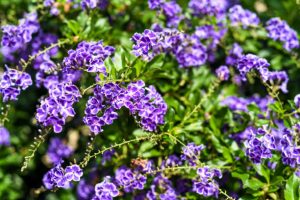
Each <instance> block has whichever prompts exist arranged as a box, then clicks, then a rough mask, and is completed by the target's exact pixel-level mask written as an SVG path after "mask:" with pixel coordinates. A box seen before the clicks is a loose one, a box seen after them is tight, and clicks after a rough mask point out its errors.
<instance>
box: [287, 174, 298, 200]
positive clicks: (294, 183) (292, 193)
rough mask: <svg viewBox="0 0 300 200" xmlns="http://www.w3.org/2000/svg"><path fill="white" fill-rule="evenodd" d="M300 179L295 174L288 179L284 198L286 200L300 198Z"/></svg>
mask: <svg viewBox="0 0 300 200" xmlns="http://www.w3.org/2000/svg"><path fill="white" fill-rule="evenodd" d="M299 186H300V180H299V178H298V177H297V176H296V175H295V174H293V175H292V176H291V177H290V178H289V179H288V181H287V183H286V185H285V190H284V198H285V199H286V200H299V199H300V191H299Z"/></svg>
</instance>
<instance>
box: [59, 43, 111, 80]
mask: <svg viewBox="0 0 300 200" xmlns="http://www.w3.org/2000/svg"><path fill="white" fill-rule="evenodd" d="M114 51H115V49H114V48H113V47H111V46H103V43H102V41H99V42H97V43H96V42H81V43H79V44H78V46H77V48H76V50H69V51H68V57H66V58H64V61H63V64H64V68H63V71H65V72H68V71H70V70H72V69H73V70H74V69H75V70H79V69H82V70H86V71H88V72H99V73H102V74H104V75H106V68H105V66H104V60H105V59H106V58H107V57H109V56H111V55H112V54H113V53H114Z"/></svg>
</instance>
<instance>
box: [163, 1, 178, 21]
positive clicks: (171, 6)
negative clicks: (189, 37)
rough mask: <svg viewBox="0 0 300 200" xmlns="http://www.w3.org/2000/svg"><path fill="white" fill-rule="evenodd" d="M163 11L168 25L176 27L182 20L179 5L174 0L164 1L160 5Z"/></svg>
mask: <svg viewBox="0 0 300 200" xmlns="http://www.w3.org/2000/svg"><path fill="white" fill-rule="evenodd" d="M161 8H162V10H163V13H164V15H165V17H166V21H167V26H168V27H178V24H179V23H180V21H181V20H182V18H183V16H182V15H181V7H180V6H179V5H178V4H177V3H176V2H175V1H170V2H165V3H163V4H162V6H161Z"/></svg>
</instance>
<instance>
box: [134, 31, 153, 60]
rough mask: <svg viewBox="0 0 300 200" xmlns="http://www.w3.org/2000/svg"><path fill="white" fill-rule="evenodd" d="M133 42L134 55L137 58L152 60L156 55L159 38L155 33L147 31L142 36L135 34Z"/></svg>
mask: <svg viewBox="0 0 300 200" xmlns="http://www.w3.org/2000/svg"><path fill="white" fill-rule="evenodd" d="M131 40H132V41H133V42H134V43H135V44H134V45H133V54H134V55H135V56H137V57H139V56H141V57H142V58H143V59H144V60H148V61H149V60H152V59H153V57H154V55H155V53H154V52H153V49H154V48H155V46H156V45H157V43H158V36H157V34H156V33H155V32H153V31H151V30H148V29H146V30H145V31H144V32H143V33H142V34H140V33H135V34H134V35H133V36H132V38H131Z"/></svg>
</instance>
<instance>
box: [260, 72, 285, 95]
mask: <svg viewBox="0 0 300 200" xmlns="http://www.w3.org/2000/svg"><path fill="white" fill-rule="evenodd" d="M261 74H262V73H261ZM261 76H264V77H265V78H263V79H264V81H265V82H268V83H269V84H271V86H272V87H277V88H278V89H280V90H281V91H282V92H284V93H287V92H288V90H287V84H288V81H289V77H288V75H287V73H286V72H285V71H275V72H270V71H266V72H265V73H263V74H262V75H261Z"/></svg>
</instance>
